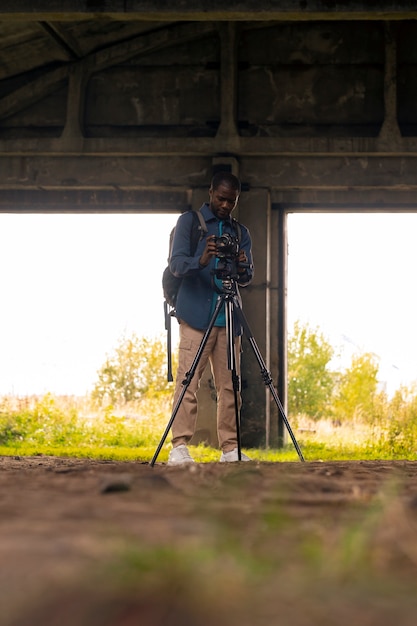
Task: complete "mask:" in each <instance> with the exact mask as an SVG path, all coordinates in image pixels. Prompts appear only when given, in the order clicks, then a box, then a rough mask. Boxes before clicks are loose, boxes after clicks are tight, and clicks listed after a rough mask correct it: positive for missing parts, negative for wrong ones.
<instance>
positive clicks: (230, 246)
mask: <svg viewBox="0 0 417 626" xmlns="http://www.w3.org/2000/svg"><path fill="white" fill-rule="evenodd" d="M214 241H215V243H216V256H217V257H218V258H219V259H224V258H229V259H237V258H238V256H239V239H238V238H237V237H233V236H232V235H229V233H224V235H220V237H215V239H214Z"/></svg>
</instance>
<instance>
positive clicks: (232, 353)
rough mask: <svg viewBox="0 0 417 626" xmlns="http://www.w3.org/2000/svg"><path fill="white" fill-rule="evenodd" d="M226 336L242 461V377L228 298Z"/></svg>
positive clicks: (230, 302) (231, 307)
mask: <svg viewBox="0 0 417 626" xmlns="http://www.w3.org/2000/svg"><path fill="white" fill-rule="evenodd" d="M226 336H227V346H228V351H227V363H228V367H229V370H231V372H232V384H233V394H234V402H235V416H236V439H237V458H238V460H239V461H241V460H242V446H241V440H240V411H239V405H238V392H239V389H240V377H239V376H238V374H237V365H236V363H237V359H236V346H235V328H234V316H233V300H232V299H231V298H228V300H227V303H226Z"/></svg>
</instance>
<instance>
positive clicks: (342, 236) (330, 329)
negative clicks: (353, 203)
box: [288, 213, 417, 393]
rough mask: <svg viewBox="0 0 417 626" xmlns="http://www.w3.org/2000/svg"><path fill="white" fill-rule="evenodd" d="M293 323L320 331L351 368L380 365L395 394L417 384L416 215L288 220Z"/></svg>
mask: <svg viewBox="0 0 417 626" xmlns="http://www.w3.org/2000/svg"><path fill="white" fill-rule="evenodd" d="M288 226H289V228H288V233H289V258H288V263H289V323H290V330H291V328H292V325H293V323H294V320H296V319H300V320H302V321H303V322H307V323H309V324H310V325H312V326H313V327H319V328H320V330H321V331H322V333H323V334H324V335H325V336H326V337H327V338H328V339H329V340H330V343H331V345H332V346H333V347H335V348H340V349H341V351H342V358H341V359H340V360H339V361H337V360H336V362H335V366H336V367H338V366H341V367H342V368H343V367H344V366H349V365H350V362H351V356H352V355H353V354H355V353H363V352H371V353H373V354H374V355H375V356H376V358H377V359H378V363H379V379H380V382H381V383H382V384H384V383H385V389H386V391H387V392H388V393H392V391H394V390H395V389H397V388H398V387H399V385H400V384H406V385H408V384H411V383H412V382H414V381H417V358H416V355H417V333H416V319H417V296H416V292H415V270H416V267H417V246H416V241H415V240H416V232H417V214H405V213H400V214H398V213H397V214H394V213H379V214H371V213H366V214H346V213H344V214H335V213H332V214H325V213H320V214H312V213H310V214H293V215H290V216H289V224H288Z"/></svg>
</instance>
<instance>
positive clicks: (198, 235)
mask: <svg viewBox="0 0 417 626" xmlns="http://www.w3.org/2000/svg"><path fill="white" fill-rule="evenodd" d="M192 213H193V218H194V222H193V225H192V227H191V254H194V253H195V251H196V250H197V245H198V242H199V241H201V240H202V239H203V237H204V234H205V233H207V224H206V221H205V219H204V217H203V215H202V213H201V211H192ZM197 218H198V222H199V224H198V226H197V228H195V220H197Z"/></svg>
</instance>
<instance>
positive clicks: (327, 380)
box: [288, 321, 334, 419]
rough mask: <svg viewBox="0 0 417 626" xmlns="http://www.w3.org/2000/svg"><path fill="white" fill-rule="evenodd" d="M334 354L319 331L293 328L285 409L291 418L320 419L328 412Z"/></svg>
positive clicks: (289, 345) (299, 326) (298, 325)
mask: <svg viewBox="0 0 417 626" xmlns="http://www.w3.org/2000/svg"><path fill="white" fill-rule="evenodd" d="M333 354H334V350H333V348H332V346H331V345H330V344H329V342H328V341H327V340H326V339H325V337H324V336H323V334H322V333H320V332H319V330H318V329H317V328H316V329H312V328H310V327H309V326H308V324H306V325H304V326H303V325H301V323H300V322H299V321H297V322H295V324H294V331H293V334H292V336H290V338H289V341H288V407H289V412H291V413H293V414H297V413H298V414H302V413H304V414H305V415H308V416H310V417H313V418H316V419H317V418H320V417H323V416H324V415H325V414H326V413H327V411H328V405H329V401H330V398H331V395H332V391H333V385H334V377H333V374H332V373H331V372H330V371H329V370H328V364H329V362H330V361H331V359H332V357H333Z"/></svg>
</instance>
